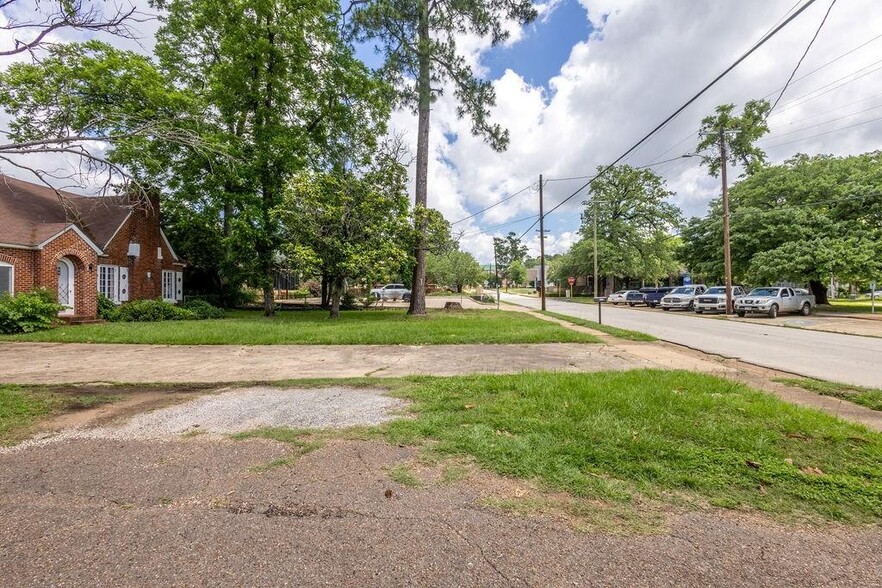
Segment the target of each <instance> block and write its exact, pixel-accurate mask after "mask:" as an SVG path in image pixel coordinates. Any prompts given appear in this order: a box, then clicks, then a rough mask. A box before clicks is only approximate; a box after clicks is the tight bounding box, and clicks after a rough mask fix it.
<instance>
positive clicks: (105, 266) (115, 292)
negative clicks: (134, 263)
mask: <svg viewBox="0 0 882 588" xmlns="http://www.w3.org/2000/svg"><path fill="white" fill-rule="evenodd" d="M102 269H105V270H113V272H112V275H113V284H112V285H111V294H112V296H108V295H107V293H106V292H103V294H104V295H105V296H107V297H108V298H110V299H111V300H113V302H114V303H116V304H119V266H118V265H108V264H103V263H102V264H99V265H98V284H97V286H98V292H101V270H102Z"/></svg>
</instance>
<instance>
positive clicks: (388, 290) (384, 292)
mask: <svg viewBox="0 0 882 588" xmlns="http://www.w3.org/2000/svg"><path fill="white" fill-rule="evenodd" d="M371 296H373V297H374V298H378V299H380V300H404V301H405V302H407V301H409V300H410V290H408V289H407V288H405V287H404V284H386V285H385V286H382V287H380V288H374V289H373V290H371Z"/></svg>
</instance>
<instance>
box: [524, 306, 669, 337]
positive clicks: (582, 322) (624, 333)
mask: <svg viewBox="0 0 882 588" xmlns="http://www.w3.org/2000/svg"><path fill="white" fill-rule="evenodd" d="M539 312H540V313H542V314H544V315H547V316H551V317H554V318H556V319H560V320H562V321H567V322H568V323H573V324H574V325H579V326H580V327H588V328H589V329H594V330H595V331H600V332H602V333H606V334H607V335H612V336H613V337H616V338H618V339H627V340H628V341H658V339H656V338H655V337H653V336H652V335H647V334H646V333H641V332H639V331H630V330H628V329H620V328H618V327H611V326H609V325H602V324H600V323H597V322H594V321H589V320H586V319H583V318H578V317H574V316H569V315H566V314H560V313H557V312H551V311H550V310H540V311H539Z"/></svg>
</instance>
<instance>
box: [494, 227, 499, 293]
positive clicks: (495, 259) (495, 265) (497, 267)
mask: <svg viewBox="0 0 882 588" xmlns="http://www.w3.org/2000/svg"><path fill="white" fill-rule="evenodd" d="M493 269H494V270H495V271H496V310H499V261H497V257H496V242H495V239H494V243H493Z"/></svg>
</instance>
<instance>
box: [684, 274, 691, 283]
mask: <svg viewBox="0 0 882 588" xmlns="http://www.w3.org/2000/svg"><path fill="white" fill-rule="evenodd" d="M691 283H692V274H683V285H684V286H688V285H689V284H691Z"/></svg>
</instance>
